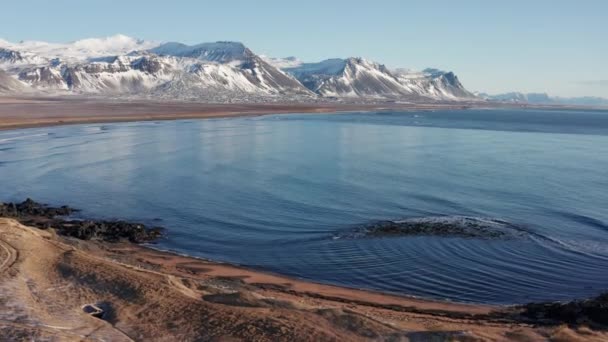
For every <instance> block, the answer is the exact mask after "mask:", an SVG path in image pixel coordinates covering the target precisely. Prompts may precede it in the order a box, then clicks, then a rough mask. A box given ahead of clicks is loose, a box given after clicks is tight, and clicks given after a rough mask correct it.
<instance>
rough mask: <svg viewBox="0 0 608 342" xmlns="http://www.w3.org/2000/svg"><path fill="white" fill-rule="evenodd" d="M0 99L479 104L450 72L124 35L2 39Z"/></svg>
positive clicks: (0, 43)
mask: <svg viewBox="0 0 608 342" xmlns="http://www.w3.org/2000/svg"><path fill="white" fill-rule="evenodd" d="M0 70H2V71H0V93H5V94H6V93H17V94H20V93H23V92H31V93H43V94H95V95H111V96H153V97H155V98H170V99H197V100H209V101H220V102H225V101H254V100H256V99H262V100H264V101H268V100H286V99H289V100H293V99H297V100H315V99H323V98H325V99H329V98H331V99H343V100H369V99H371V100H381V101H385V100H391V101H402V100H404V101H466V100H473V99H476V97H475V95H473V94H472V93H471V92H469V91H468V90H466V89H465V88H464V86H463V85H462V84H461V83H460V81H459V80H458V77H457V76H456V75H455V74H454V73H452V72H444V71H440V70H437V69H426V70H423V71H420V72H415V71H410V70H407V69H397V70H392V69H389V68H387V67H386V66H384V65H382V64H380V63H377V62H373V61H369V60H366V59H363V58H358V57H357V58H355V57H351V58H345V59H329V60H325V61H321V62H318V63H303V62H301V61H299V60H298V59H297V58H295V57H289V58H269V57H265V56H259V55H257V54H255V53H254V52H253V51H251V50H250V49H249V48H247V47H246V46H245V45H243V44H242V43H238V42H214V43H203V44H197V45H186V44H182V43H177V42H168V43H159V42H152V41H143V40H138V39H135V38H131V37H127V36H124V35H116V36H112V37H108V38H101V39H100V38H92V39H84V40H79V41H75V42H71V43H67V44H55V43H47V42H37V41H26V42H20V43H10V42H7V41H4V40H0Z"/></svg>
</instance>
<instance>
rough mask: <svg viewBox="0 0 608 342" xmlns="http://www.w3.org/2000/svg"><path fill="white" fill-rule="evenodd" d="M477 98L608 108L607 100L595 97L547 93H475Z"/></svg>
mask: <svg viewBox="0 0 608 342" xmlns="http://www.w3.org/2000/svg"><path fill="white" fill-rule="evenodd" d="M476 95H477V96H478V97H479V98H482V99H485V100H489V101H499V102H508V103H522V104H523V103H527V104H545V105H552V104H553V105H555V104H557V105H574V106H608V99H607V98H603V97H595V96H582V97H559V96H550V95H549V94H547V93H520V92H510V93H503V94H496V95H489V94H486V93H476Z"/></svg>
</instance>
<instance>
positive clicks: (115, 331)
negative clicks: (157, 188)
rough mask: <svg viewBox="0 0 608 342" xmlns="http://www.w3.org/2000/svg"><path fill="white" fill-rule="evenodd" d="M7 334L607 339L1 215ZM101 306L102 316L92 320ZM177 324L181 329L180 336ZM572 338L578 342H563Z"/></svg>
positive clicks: (485, 308) (472, 307) (508, 314)
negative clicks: (71, 233) (68, 233)
mask: <svg viewBox="0 0 608 342" xmlns="http://www.w3.org/2000/svg"><path fill="white" fill-rule="evenodd" d="M0 247H2V249H0V257H1V258H2V259H0V279H1V280H2V281H1V282H0V285H1V286H0V293H2V295H3V297H4V298H7V300H5V301H1V302H0V308H2V309H3V310H2V312H4V314H3V316H2V318H1V319H0V331H4V332H5V333H6V332H10V333H12V334H14V335H13V336H18V334H19V333H21V334H25V335H24V336H38V337H40V338H45V337H49V336H54V337H57V336H59V337H62V338H64V339H65V340H77V339H79V338H82V337H83V336H87V337H88V338H89V339H91V340H96V339H104V338H105V339H111V340H116V341H120V340H132V339H134V340H170V339H178V340H197V339H203V340H249V339H251V338H254V337H255V338H257V339H259V340H261V341H273V340H275V341H276V340H294V341H313V340H315V341H317V340H321V341H322V340H335V339H337V340H351V341H363V340H370V339H374V340H380V341H382V340H403V341H408V340H412V341H425V340H429V339H437V340H439V341H442V340H467V341H469V340H471V341H477V340H481V341H485V340H490V341H502V340H520V341H542V340H545V339H547V338H550V337H552V338H557V337H568V336H570V337H572V336H574V338H576V337H577V336H584V337H585V338H586V340H589V341H593V340H597V341H600V340H602V339H605V338H607V337H608V334H606V333H604V332H601V331H592V330H590V329H588V328H585V327H577V328H568V327H566V326H559V325H558V326H552V325H547V326H545V325H535V324H531V323H528V322H524V321H520V320H518V319H517V318H516V317H517V316H515V315H514V313H515V311H514V310H515V309H514V308H513V307H500V306H490V305H478V304H459V303H450V302H440V301H432V300H426V299H419V298H410V297H401V296H396V295H388V294H383V293H379V292H374V291H366V290H355V289H348V288H342V287H338V286H332V285H322V284H316V283H311V282H307V281H303V280H298V279H293V278H289V277H284V276H281V275H275V274H271V273H266V272H260V271H253V270H250V269H247V268H243V267H239V266H234V265H229V264H221V263H216V262H212V261H207V260H202V259H194V258H190V257H187V256H180V255H177V254H173V253H169V252H162V251H158V250H155V249H151V248H147V247H145V246H140V245H136V244H131V243H127V242H118V243H108V242H100V241H93V240H91V241H83V240H78V239H74V238H66V237H63V236H59V235H57V234H56V233H55V232H54V231H53V230H52V229H51V230H39V229H36V228H31V227H27V226H24V225H22V224H20V223H18V222H17V221H15V220H12V219H6V218H2V219H0ZM87 305H97V306H100V307H103V308H104V310H106V312H108V313H109V314H108V316H106V317H104V318H103V319H100V318H96V317H93V316H91V315H89V314H87V313H85V312H84V311H83V310H82V308H83V307H85V306H87ZM177 327H179V328H177ZM564 340H571V341H577V339H564Z"/></svg>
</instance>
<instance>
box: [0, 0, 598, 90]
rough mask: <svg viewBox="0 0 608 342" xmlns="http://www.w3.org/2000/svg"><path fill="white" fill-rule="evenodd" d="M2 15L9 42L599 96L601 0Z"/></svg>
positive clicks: (169, 5) (183, 6) (63, 1)
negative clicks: (428, 73)
mask: <svg viewBox="0 0 608 342" xmlns="http://www.w3.org/2000/svg"><path fill="white" fill-rule="evenodd" d="M2 14H3V15H2V26H1V28H0V38H3V39H6V40H9V41H20V40H47V41H54V42H66V41H72V40H77V39H81V38H88V37H100V36H109V35H114V34H116V33H122V34H126V35H130V36H134V37H138V38H142V39H150V40H162V41H181V42H185V43H199V42H206V41H216V40H234V41H242V42H244V43H245V44H246V45H247V46H249V47H250V48H251V49H252V50H253V51H255V52H257V53H259V54H267V55H271V56H289V55H294V56H297V57H299V58H301V59H303V60H305V61H318V60H321V59H325V58H331V57H348V56H362V57H366V58H369V59H373V60H376V61H378V62H382V63H384V64H386V65H387V66H389V67H407V68H412V69H423V68H425V67H437V68H441V69H446V70H452V71H454V72H455V73H456V74H457V75H458V76H459V78H460V79H461V81H462V82H463V83H464V85H465V86H466V87H467V88H469V89H471V90H476V91H486V92H490V93H498V92H504V91H512V90H516V91H525V92H549V93H550V94H554V95H559V96H582V95H592V96H604V97H608V65H607V64H608V43H607V42H608V1H606V0H578V1H565V0H563V1H560V0H555V1H548V0H529V1H518V0H510V1H487V0H486V1H481V0H468V1H467V0H460V1H439V0H435V1H404V0H402V1H392V0H375V1H364V0H358V1H357V0H351V1H343V0H333V1H330V0H325V1H321V0H309V1H298V2H292V3H290V2H288V1H274V0H267V1H264V0H259V1H252V0H249V1H236V0H232V1H222V2H220V1H194V0H192V1H188V0H171V1H164V0H157V1H154V0H146V1H139V0H129V1H127V0H122V1H116V0H103V1H98V0H87V1H83V0H54V1H48V0H21V1H6V3H4V4H3V5H2Z"/></svg>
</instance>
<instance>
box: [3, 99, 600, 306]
mask: <svg viewBox="0 0 608 342" xmlns="http://www.w3.org/2000/svg"><path fill="white" fill-rule="evenodd" d="M606 170H608V113H606V112H594V111H585V112H573V111H506V110H504V111H481V110H476V111H453V112H419V113H369V114H348V115H347V114H344V115H342V114H341V115H310V114H306V115H287V116H278V115H274V116H265V117H260V118H239V119H218V120H184V121H174V122H143V123H121V124H99V125H78V126H66V127H53V128H38V129H27V130H18V131H11V132H0V176H1V177H2V179H3V186H2V189H1V190H0V196H1V199H2V200H23V199H24V198H25V197H28V196H29V197H32V198H35V199H37V200H40V201H46V202H48V203H51V204H70V205H73V206H76V207H80V208H82V209H84V211H83V212H82V215H84V216H95V217H104V218H124V219H133V220H144V221H145V220H152V219H155V218H161V219H162V224H163V225H164V226H166V227H167V228H168V229H169V236H168V238H167V239H166V240H163V241H162V242H161V243H160V245H159V247H162V248H167V249H172V250H176V251H180V252H185V253H189V254H193V255H197V256H201V257H207V258H212V259H217V260H223V261H229V262H235V263H240V264H246V265H249V266H253V267H259V268H263V269H269V270H273V271H278V272H282V273H285V274H288V275H292V276H297V277H302V278H307V279H313V280H317V281H323V282H330V283H338V284H343V285H348V286H353V287H365V288H375V289H381V290H385V291H393V292H398V293H403V294H411V295H419V296H431V297H440V298H449V299H452V300H461V301H477V302H491V303H514V302H526V301H530V300H544V299H568V298H573V297H584V296H588V295H592V294H596V293H597V292H599V291H600V290H602V289H605V288H606V284H608V207H607V206H606V205H605V204H606V203H608V192H607V191H606V189H608V174H607V173H606ZM442 215H450V216H459V215H464V216H471V217H482V218H495V219H502V220H506V221H508V222H511V223H513V224H516V225H517V226H521V227H524V228H525V229H526V230H527V231H530V232H532V233H533V234H531V235H530V236H531V237H530V238H527V239H515V240H497V241H494V240H479V239H466V238H458V237H456V238H442V237H437V236H426V237H411V236H409V237H407V236H406V237H393V238H386V239H333V238H332V237H333V236H335V233H336V232H340V231H345V230H349V229H353V228H355V227H358V226H360V225H365V224H367V223H369V222H373V221H376V220H400V219H405V218H411V217H431V216H442Z"/></svg>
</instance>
